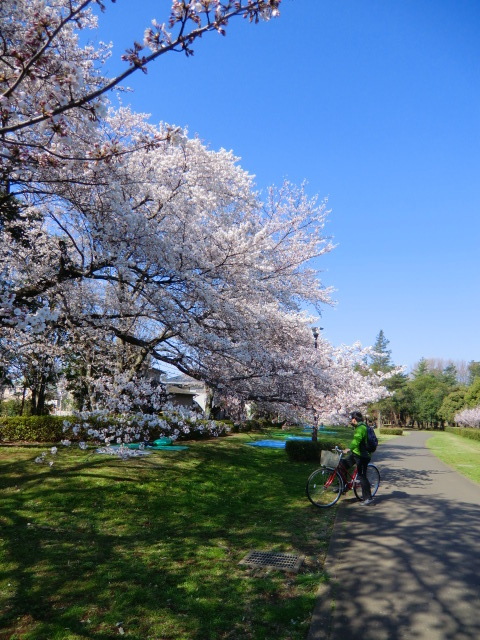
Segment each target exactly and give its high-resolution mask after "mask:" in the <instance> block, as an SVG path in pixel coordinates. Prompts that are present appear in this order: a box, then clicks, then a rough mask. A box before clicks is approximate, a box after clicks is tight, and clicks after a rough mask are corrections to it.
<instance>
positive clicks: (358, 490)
mask: <svg viewBox="0 0 480 640" xmlns="http://www.w3.org/2000/svg"><path fill="white" fill-rule="evenodd" d="M367 478H368V481H369V482H370V488H371V491H372V498H373V496H374V495H375V494H376V493H377V491H378V487H379V486H380V471H379V470H378V469H377V467H376V466H375V465H374V464H369V465H368V467H367ZM353 490H354V492H355V495H356V496H357V499H358V500H363V497H362V486H361V484H360V480H359V479H358V476H357V478H356V479H355V482H354V483H353Z"/></svg>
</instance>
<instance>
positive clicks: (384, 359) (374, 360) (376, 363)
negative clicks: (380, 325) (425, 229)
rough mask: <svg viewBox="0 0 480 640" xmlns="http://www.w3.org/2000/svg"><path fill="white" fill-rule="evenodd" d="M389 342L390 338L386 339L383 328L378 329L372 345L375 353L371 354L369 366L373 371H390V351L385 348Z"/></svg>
mask: <svg viewBox="0 0 480 640" xmlns="http://www.w3.org/2000/svg"><path fill="white" fill-rule="evenodd" d="M389 344H390V340H387V338H386V337H385V334H384V333H383V329H380V332H379V334H378V335H377V338H376V340H375V344H374V345H373V348H374V350H375V354H374V355H373V356H371V365H370V366H371V368H372V369H373V370H374V371H390V370H391V369H392V367H393V365H392V361H391V357H390V356H391V354H392V352H391V350H390V349H388V348H387V347H388V345H389Z"/></svg>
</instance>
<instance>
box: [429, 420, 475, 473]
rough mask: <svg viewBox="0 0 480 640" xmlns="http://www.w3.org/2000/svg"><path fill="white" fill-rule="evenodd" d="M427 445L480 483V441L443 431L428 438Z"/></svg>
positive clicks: (442, 458)
mask: <svg viewBox="0 0 480 640" xmlns="http://www.w3.org/2000/svg"><path fill="white" fill-rule="evenodd" d="M427 446H428V447H429V449H431V451H432V452H433V453H434V454H435V455H436V456H437V458H440V460H442V462H445V464H448V465H449V466H451V467H453V468H454V469H456V470H457V471H458V472H459V473H461V474H462V475H464V476H466V477H467V478H470V480H473V481H474V482H479V483H480V442H477V441H476V440H470V439H469V438H462V437H460V436H457V435H455V434H453V433H445V432H443V431H441V432H439V433H435V435H434V436H433V437H432V438H429V439H428V440H427Z"/></svg>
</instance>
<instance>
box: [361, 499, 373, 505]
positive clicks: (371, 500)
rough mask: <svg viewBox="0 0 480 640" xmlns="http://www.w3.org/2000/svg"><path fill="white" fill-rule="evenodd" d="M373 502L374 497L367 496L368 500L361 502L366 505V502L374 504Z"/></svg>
mask: <svg viewBox="0 0 480 640" xmlns="http://www.w3.org/2000/svg"><path fill="white" fill-rule="evenodd" d="M372 502H373V498H367V499H366V500H362V502H361V503H360V504H363V505H366V504H372Z"/></svg>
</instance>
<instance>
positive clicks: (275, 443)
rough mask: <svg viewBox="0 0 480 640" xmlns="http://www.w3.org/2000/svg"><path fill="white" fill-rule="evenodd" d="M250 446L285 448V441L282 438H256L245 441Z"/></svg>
mask: <svg viewBox="0 0 480 640" xmlns="http://www.w3.org/2000/svg"><path fill="white" fill-rule="evenodd" d="M246 444H249V445H250V446H251V447H270V448H271V449H285V441H282V440H257V441H256V442H247V443H246Z"/></svg>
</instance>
